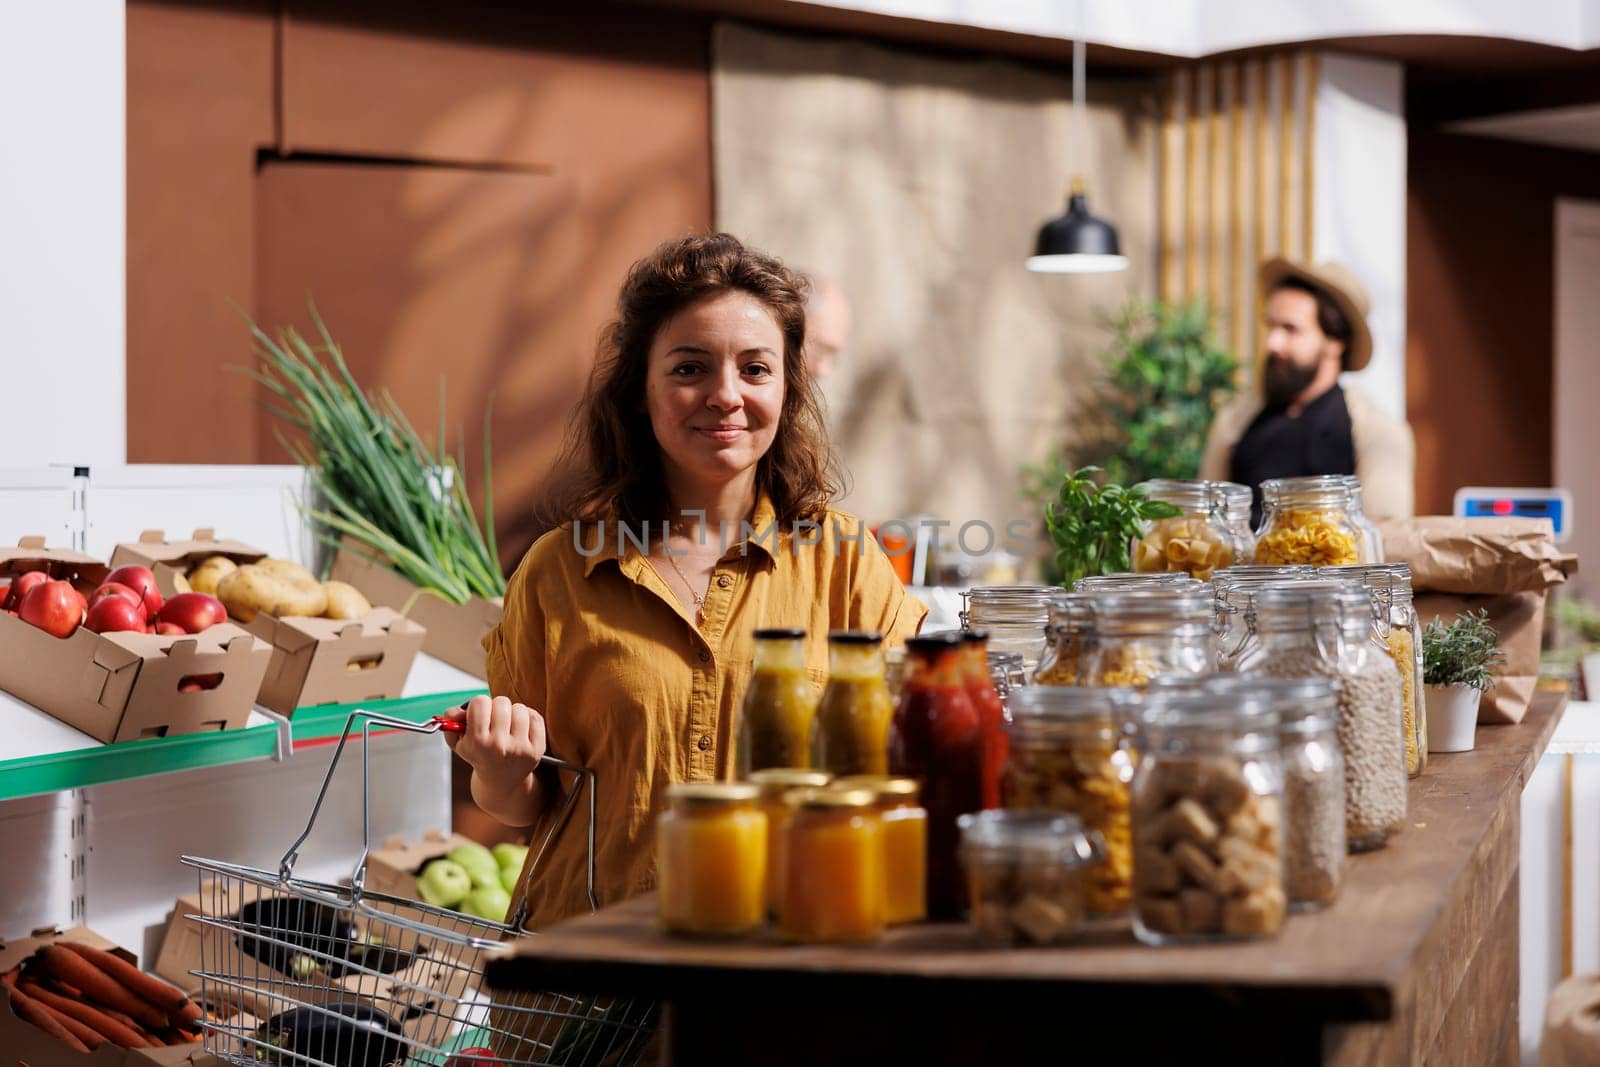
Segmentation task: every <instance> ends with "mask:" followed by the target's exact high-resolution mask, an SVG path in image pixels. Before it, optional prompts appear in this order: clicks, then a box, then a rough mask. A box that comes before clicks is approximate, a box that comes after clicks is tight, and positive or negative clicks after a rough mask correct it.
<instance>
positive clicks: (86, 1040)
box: [34, 997, 106, 1052]
mask: <svg viewBox="0 0 1600 1067" xmlns="http://www.w3.org/2000/svg"><path fill="white" fill-rule="evenodd" d="M34 999H35V1000H36V1001H38V1003H39V1007H40V1008H42V1009H44V1010H45V1011H47V1012H49V1013H50V1015H51V1017H52V1018H54V1019H55V1021H56V1022H58V1023H60V1024H61V1026H62V1027H63V1028H64V1029H65V1030H66V1031H67V1033H69V1034H71V1035H72V1036H73V1037H75V1038H77V1039H78V1040H79V1041H82V1042H83V1044H84V1047H85V1048H87V1049H88V1050H89V1051H90V1052H93V1051H94V1050H95V1049H97V1048H99V1047H100V1046H101V1045H103V1044H105V1043H106V1038H105V1035H104V1034H102V1033H100V1032H99V1031H98V1030H96V1029H95V1028H94V1027H92V1026H85V1025H83V1024H82V1023H80V1022H79V1021H78V1020H76V1019H74V1018H73V1017H72V1016H70V1015H67V1014H65V1013H63V1012H60V1011H57V1010H56V1009H55V1008H52V1007H51V1006H50V1005H48V1004H46V1003H44V1002H43V1001H39V1000H38V998H37V997H35V998H34Z"/></svg>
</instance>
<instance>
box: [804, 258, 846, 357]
mask: <svg viewBox="0 0 1600 1067" xmlns="http://www.w3.org/2000/svg"><path fill="white" fill-rule="evenodd" d="M805 277H806V279H807V281H809V282H810V292H809V293H808V294H807V296H806V346H805V353H806V369H807V370H809V371H810V372H811V377H812V379H813V380H814V381H821V380H822V379H823V378H826V377H828V376H829V375H830V374H832V373H833V370H834V367H835V365H836V364H837V363H838V362H839V357H840V356H841V355H843V354H844V350H845V346H846V345H848V344H849V343H850V301H849V299H848V298H847V297H846V296H845V295H844V290H843V289H840V288H839V287H838V286H837V285H835V284H834V283H833V282H832V281H830V280H829V279H827V278H825V277H823V276H822V275H821V274H817V273H815V272H807V274H806V275H805Z"/></svg>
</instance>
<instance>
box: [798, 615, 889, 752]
mask: <svg viewBox="0 0 1600 1067" xmlns="http://www.w3.org/2000/svg"><path fill="white" fill-rule="evenodd" d="M893 717H894V705H893V704H892V703H890V701H889V683H888V681H887V679H886V678H885V677H884V667H883V635H882V634H880V633H877V632H876V631H869V630H839V631H835V632H834V633H831V634H829V635H828V684H827V687H826V688H824V689H823V691H822V700H821V702H820V703H819V704H818V705H817V713H816V715H815V717H814V718H813V719H812V729H811V766H813V767H815V768H817V769H818V770H823V771H827V772H828V773H829V774H834V775H845V774H888V773H889V720H890V719H892V718H893Z"/></svg>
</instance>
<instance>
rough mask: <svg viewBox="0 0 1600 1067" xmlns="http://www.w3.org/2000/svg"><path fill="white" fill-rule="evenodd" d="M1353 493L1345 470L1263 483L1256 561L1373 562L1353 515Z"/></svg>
mask: <svg viewBox="0 0 1600 1067" xmlns="http://www.w3.org/2000/svg"><path fill="white" fill-rule="evenodd" d="M1354 495H1355V494H1353V493H1352V492H1351V491H1350V486H1349V484H1348V483H1347V482H1346V481H1345V476H1344V475H1321V476H1318V477H1313V478H1272V479H1269V480H1268V481H1265V482H1262V483H1261V501H1262V509H1263V510H1262V519H1261V530H1260V531H1259V533H1258V535H1257V537H1256V562H1257V563H1258V564H1270V565H1283V564H1291V563H1306V564H1310V565H1311V566H1313V567H1339V566H1344V565H1347V564H1351V563H1370V562H1372V560H1371V559H1370V558H1369V557H1368V556H1367V552H1368V551H1370V548H1371V546H1370V545H1369V544H1368V543H1367V540H1366V537H1365V535H1364V534H1363V532H1362V529H1361V527H1360V526H1358V525H1357V523H1356V520H1355V518H1354V517H1353V516H1352V514H1351V512H1352V507H1353V505H1352V498H1353V497H1354Z"/></svg>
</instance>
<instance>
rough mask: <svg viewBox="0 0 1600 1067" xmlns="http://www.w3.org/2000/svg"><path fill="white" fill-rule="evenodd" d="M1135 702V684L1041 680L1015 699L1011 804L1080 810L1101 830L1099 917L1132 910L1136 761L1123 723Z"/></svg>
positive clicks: (1094, 895) (1008, 783)
mask: <svg viewBox="0 0 1600 1067" xmlns="http://www.w3.org/2000/svg"><path fill="white" fill-rule="evenodd" d="M1136 700H1137V694H1136V693H1135V691H1134V690H1132V689H1090V688H1083V687H1077V686H1049V685H1039V686H1031V687H1029V688H1028V689H1025V690H1023V691H1021V692H1019V693H1018V694H1017V695H1016V697H1015V698H1014V699H1013V702H1012V709H1011V724H1010V726H1009V728H1008V729H1009V732H1010V734H1011V759H1010V762H1009V763H1008V764H1007V767H1006V778H1005V788H1004V790H1003V791H1004V793H1005V804H1006V807H1007V808H1013V809H1026V810H1041V811H1060V812H1065V813H1067V814H1070V815H1076V816H1077V817H1078V818H1079V819H1081V820H1082V821H1083V824H1084V826H1085V827H1087V828H1088V829H1090V830H1093V831H1095V832H1096V833H1098V834H1099V835H1100V837H1101V840H1102V841H1103V842H1104V845H1105V858H1104V859H1103V860H1102V862H1100V863H1099V864H1097V865H1096V866H1095V868H1094V870H1093V871H1092V872H1091V873H1090V876H1089V882H1088V888H1087V894H1088V908H1089V910H1090V911H1091V912H1093V913H1095V914H1097V915H1115V914H1117V913H1119V912H1123V911H1126V910H1127V908H1128V901H1129V899H1130V897H1131V894H1132V891H1133V837H1132V826H1131V823H1130V820H1129V815H1128V783H1129V782H1130V781H1131V780H1132V779H1133V764H1134V759H1133V752H1132V751H1131V749H1130V748H1129V745H1128V742H1129V735H1128V733H1127V731H1126V730H1125V729H1124V726H1125V721H1126V716H1127V713H1128V711H1129V710H1130V709H1131V707H1132V706H1133V704H1134V703H1135V702H1136Z"/></svg>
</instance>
